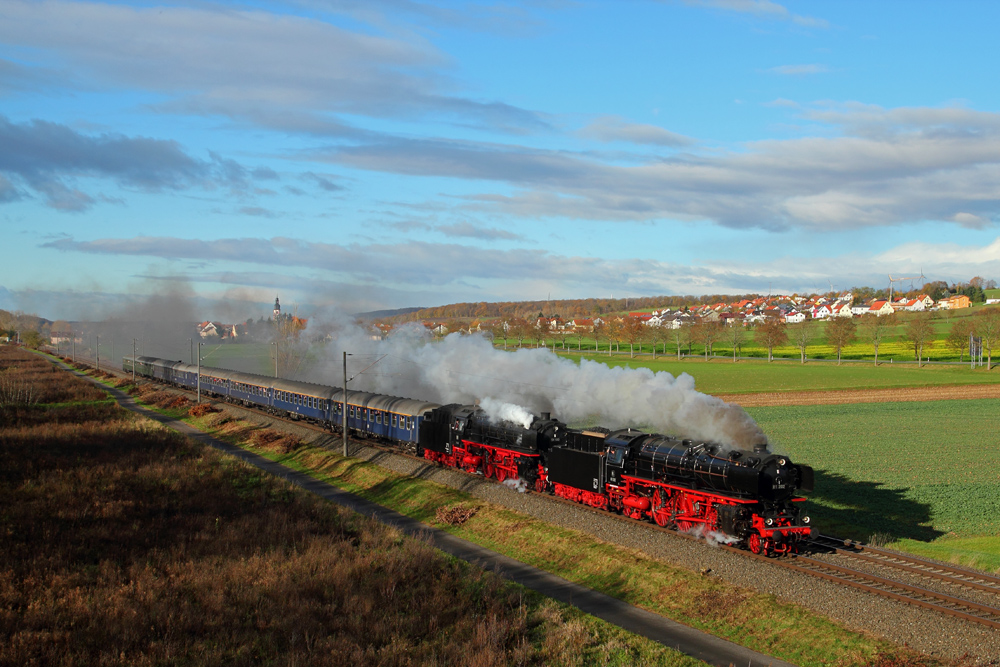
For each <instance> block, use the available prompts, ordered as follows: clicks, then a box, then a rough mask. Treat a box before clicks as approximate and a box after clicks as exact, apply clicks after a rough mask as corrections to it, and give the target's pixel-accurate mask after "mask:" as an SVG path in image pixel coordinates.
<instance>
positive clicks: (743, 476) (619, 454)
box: [122, 357, 813, 555]
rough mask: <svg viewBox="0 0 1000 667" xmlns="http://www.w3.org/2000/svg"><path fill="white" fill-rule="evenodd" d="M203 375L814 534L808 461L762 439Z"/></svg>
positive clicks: (636, 492) (564, 490)
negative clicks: (806, 508) (740, 442)
mask: <svg viewBox="0 0 1000 667" xmlns="http://www.w3.org/2000/svg"><path fill="white" fill-rule="evenodd" d="M122 369H123V370H124V371H126V372H128V373H131V372H132V371H133V369H134V370H135V373H136V374H137V375H139V376H142V377H146V378H151V379H153V380H157V381H160V382H165V383H169V384H174V385H179V386H182V387H186V388H189V389H196V388H197V387H198V384H199V367H197V366H194V365H192V364H185V363H183V362H179V361H176V362H175V361H169V360H165V359H158V358H155V357H134V358H133V357H125V358H124V360H123V363H122ZM200 375H201V378H200V381H201V391H202V392H203V393H205V394H207V395H208V396H211V397H214V398H219V399H222V400H225V401H228V402H231V403H237V404H242V405H245V406H249V407H255V408H258V409H262V410H264V411H266V412H268V413H271V414H275V415H279V416H283V417H288V418H292V419H304V420H309V421H312V422H315V423H317V424H321V425H323V426H324V427H326V428H328V429H330V430H336V431H340V430H341V429H342V428H343V423H344V417H345V414H344V410H345V402H346V422H347V428H348V430H349V432H350V433H353V434H355V435H357V436H360V437H364V438H373V439H377V440H380V441H383V442H387V443H391V444H393V445H394V446H396V447H399V448H400V449H403V450H405V451H408V452H410V453H413V454H416V455H418V456H422V457H424V458H426V459H428V460H430V461H434V462H436V463H438V464H440V465H444V466H449V467H454V468H459V469H462V470H465V471H467V472H469V473H473V474H482V475H484V476H486V477H493V478H495V479H497V480H498V481H504V480H506V479H513V480H520V481H521V482H522V483H523V484H524V485H525V486H526V487H527V488H529V489H532V490H535V491H538V492H542V493H550V494H553V495H556V496H560V497H562V498H566V499H568V500H572V501H574V502H578V503H583V504H586V505H589V506H591V507H596V508H600V509H604V510H608V511H614V512H619V513H621V514H624V515H625V516H628V517H631V518H634V519H640V520H649V521H653V522H655V523H657V524H658V525H660V526H667V527H671V528H676V529H678V530H682V531H698V532H701V533H704V532H705V531H709V532H713V533H715V534H716V535H717V537H718V538H719V539H722V540H724V541H729V542H738V543H739V544H741V545H743V546H745V547H746V548H748V549H750V550H751V551H752V552H754V553H758V554H761V553H762V554H767V555H772V554H789V553H795V552H797V551H798V549H799V546H800V543H801V542H802V541H803V540H804V539H806V538H808V537H809V536H810V534H811V528H810V526H809V523H810V521H809V517H808V516H806V515H805V514H804V513H803V512H802V510H801V504H802V501H803V500H805V499H804V498H803V497H801V496H800V495H799V492H801V491H811V490H812V487H813V470H812V468H810V467H809V466H806V465H801V464H794V463H792V461H791V460H790V459H789V458H788V457H787V456H781V455H777V454H772V453H770V452H768V451H767V447H766V445H763V444H760V445H757V446H755V447H754V449H753V451H752V452H743V451H740V450H729V449H726V448H724V447H722V446H721V445H719V444H717V443H708V442H696V441H692V440H686V439H679V438H675V437H671V436H665V435H660V434H655V433H644V432H641V431H637V430H634V429H622V430H617V431H610V430H607V429H590V430H581V429H575V428H571V427H569V426H568V425H567V424H565V423H563V422H561V421H559V420H558V419H553V418H552V416H551V415H550V414H548V413H542V414H541V415H538V416H535V417H534V418H533V421H532V422H531V424H530V425H529V426H527V427H525V426H522V425H520V424H514V423H511V422H507V421H499V422H494V421H492V420H491V419H490V418H489V417H488V416H487V415H486V413H485V412H484V411H483V410H482V409H481V408H479V406H476V405H458V404H451V405H441V404H438V403H431V402H427V401H421V400H414V399H408V398H400V397H396V396H388V395H384V394H375V393H369V392H361V391H350V390H348V391H347V392H346V396H345V392H344V390H343V389H342V388H337V387H331V386H326V385H319V384H313V383H309V382H299V381H296V380H286V379H281V378H272V377H267V376H263V375H255V374H252V373H242V372H238V371H229V370H225V369H221V368H210V367H204V366H202V367H201V368H200ZM345 399H346V401H345Z"/></svg>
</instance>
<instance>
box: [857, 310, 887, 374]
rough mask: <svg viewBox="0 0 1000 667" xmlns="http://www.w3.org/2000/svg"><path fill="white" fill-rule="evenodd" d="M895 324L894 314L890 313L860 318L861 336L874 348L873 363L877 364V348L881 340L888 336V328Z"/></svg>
mask: <svg viewBox="0 0 1000 667" xmlns="http://www.w3.org/2000/svg"><path fill="white" fill-rule="evenodd" d="M894 326H896V316H895V314H892V315H882V316H881V317H879V316H878V315H865V316H864V317H862V318H861V325H860V326H859V327H858V328H859V330H860V335H861V337H862V338H863V339H864V340H865V341H867V342H869V343H871V344H872V349H874V350H875V365H876V366H878V348H879V345H881V344H882V341H884V340H886V339H887V338H888V337H889V332H890V330H891V329H892V328H893V327H894Z"/></svg>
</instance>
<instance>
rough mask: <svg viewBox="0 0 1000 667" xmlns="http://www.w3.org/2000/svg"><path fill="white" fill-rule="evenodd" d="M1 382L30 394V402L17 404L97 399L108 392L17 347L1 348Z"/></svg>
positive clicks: (2, 403)
mask: <svg viewBox="0 0 1000 667" xmlns="http://www.w3.org/2000/svg"><path fill="white" fill-rule="evenodd" d="M0 384H2V385H7V386H8V387H13V388H15V391H17V392H20V393H21V394H22V395H25V394H30V395H31V400H30V401H29V402H25V401H21V402H20V403H17V404H20V405H26V404H29V403H30V404H35V403H69V402H79V401H97V400H101V399H102V398H107V395H106V394H105V393H104V392H103V391H101V390H100V389H98V388H97V387H94V386H93V385H91V384H90V383H88V382H82V381H80V380H77V379H76V378H74V377H73V376H71V375H69V374H68V373H64V372H62V371H60V370H59V369H58V368H56V367H55V366H53V365H52V364H51V363H50V362H48V361H46V360H45V358H44V357H41V356H39V355H37V354H34V353H32V352H27V351H25V350H21V349H19V348H16V347H7V346H4V347H3V348H0ZM5 405H8V406H9V404H5V403H4V402H3V401H2V400H0V409H2V408H3V407H5ZM15 405H16V404H15Z"/></svg>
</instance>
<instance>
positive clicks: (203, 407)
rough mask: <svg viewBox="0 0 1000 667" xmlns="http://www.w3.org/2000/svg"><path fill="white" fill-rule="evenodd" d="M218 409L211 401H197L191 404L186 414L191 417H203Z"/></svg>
mask: <svg viewBox="0 0 1000 667" xmlns="http://www.w3.org/2000/svg"><path fill="white" fill-rule="evenodd" d="M218 411H219V409H218V408H217V407H215V406H214V405H212V404H211V403H198V404H197V405H193V406H191V408H190V409H189V410H188V414H189V415H191V416H192V417H204V416H205V415H209V414H212V413H213V412H218Z"/></svg>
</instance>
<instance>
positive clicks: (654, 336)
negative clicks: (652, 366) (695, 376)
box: [646, 326, 670, 360]
mask: <svg viewBox="0 0 1000 667" xmlns="http://www.w3.org/2000/svg"><path fill="white" fill-rule="evenodd" d="M646 329H648V331H647V332H646V334H647V336H648V337H649V342H650V343H652V345H653V359H654V360H655V359H656V346H657V345H659V344H660V343H663V354H666V353H667V339H668V338H669V337H670V330H669V329H666V328H664V327H661V326H654V327H646Z"/></svg>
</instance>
